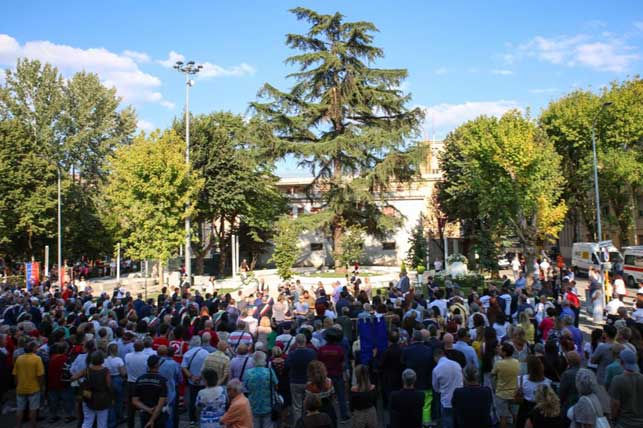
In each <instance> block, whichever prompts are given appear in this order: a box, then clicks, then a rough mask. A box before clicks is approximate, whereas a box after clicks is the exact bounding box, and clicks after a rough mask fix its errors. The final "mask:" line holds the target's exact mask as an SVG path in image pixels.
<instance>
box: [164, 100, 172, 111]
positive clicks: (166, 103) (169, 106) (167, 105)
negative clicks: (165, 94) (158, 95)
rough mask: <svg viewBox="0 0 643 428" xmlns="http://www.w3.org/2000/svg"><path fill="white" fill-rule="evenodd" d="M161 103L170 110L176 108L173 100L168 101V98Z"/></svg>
mask: <svg viewBox="0 0 643 428" xmlns="http://www.w3.org/2000/svg"><path fill="white" fill-rule="evenodd" d="M161 105H162V106H163V107H165V108H166V109H169V110H174V107H175V105H174V103H173V102H171V101H167V100H163V101H161Z"/></svg>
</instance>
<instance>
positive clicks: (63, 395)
mask: <svg viewBox="0 0 643 428" xmlns="http://www.w3.org/2000/svg"><path fill="white" fill-rule="evenodd" d="M66 363H67V354H66V353H65V346H64V345H63V344H61V343H56V344H54V345H53V346H52V347H51V357H50V358H49V370H48V371H47V392H48V394H49V412H50V413H51V419H50V420H49V423H52V424H53V423H56V422H58V421H59V420H60V417H59V416H58V415H59V412H62V413H64V414H65V419H64V420H65V423H69V422H71V421H72V420H73V413H74V395H73V394H72V390H71V388H70V387H69V384H66V383H63V382H62V375H63V366H64V365H65V364H66Z"/></svg>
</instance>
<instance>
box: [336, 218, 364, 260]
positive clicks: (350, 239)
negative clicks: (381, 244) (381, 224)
mask: <svg viewBox="0 0 643 428" xmlns="http://www.w3.org/2000/svg"><path fill="white" fill-rule="evenodd" d="M342 229H343V230H344V235H343V236H342V239H341V241H340V243H339V249H338V251H337V252H336V253H335V254H334V256H335V259H336V260H339V263H340V266H341V267H343V268H345V269H348V268H349V267H350V266H351V265H352V264H353V263H355V262H359V260H360V259H361V258H362V256H363V255H364V234H365V233H366V229H365V228H363V227H361V226H357V225H351V226H343V225H342Z"/></svg>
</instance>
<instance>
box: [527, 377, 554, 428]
mask: <svg viewBox="0 0 643 428" xmlns="http://www.w3.org/2000/svg"><path fill="white" fill-rule="evenodd" d="M563 426H564V425H563V418H562V416H561V413H560V399H559V398H558V396H557V395H556V393H555V392H554V390H553V389H552V388H551V387H550V386H549V385H546V384H542V385H538V387H537V388H536V405H535V406H534V408H533V410H532V411H531V412H530V413H529V416H528V417H527V422H526V423H525V428H562V427H563Z"/></svg>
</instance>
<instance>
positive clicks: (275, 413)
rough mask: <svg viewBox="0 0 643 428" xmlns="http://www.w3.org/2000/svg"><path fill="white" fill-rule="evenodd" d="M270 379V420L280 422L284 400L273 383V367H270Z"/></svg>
mask: <svg viewBox="0 0 643 428" xmlns="http://www.w3.org/2000/svg"><path fill="white" fill-rule="evenodd" d="M268 378H269V379H270V419H271V420H273V421H278V420H280V419H281V413H282V412H283V410H284V398H283V397H282V396H281V395H280V394H279V393H278V392H277V391H276V389H275V387H274V383H273V382H272V367H271V366H270V364H269V365H268Z"/></svg>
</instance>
